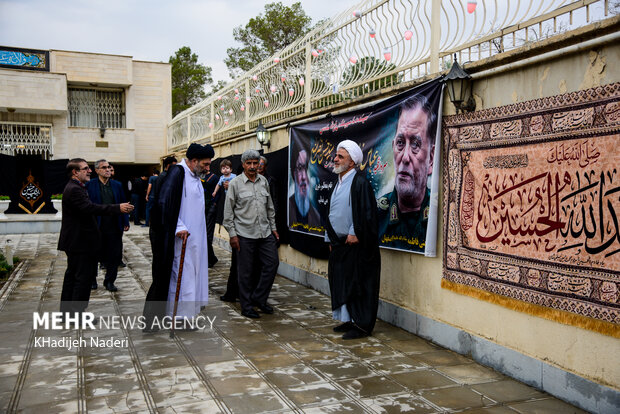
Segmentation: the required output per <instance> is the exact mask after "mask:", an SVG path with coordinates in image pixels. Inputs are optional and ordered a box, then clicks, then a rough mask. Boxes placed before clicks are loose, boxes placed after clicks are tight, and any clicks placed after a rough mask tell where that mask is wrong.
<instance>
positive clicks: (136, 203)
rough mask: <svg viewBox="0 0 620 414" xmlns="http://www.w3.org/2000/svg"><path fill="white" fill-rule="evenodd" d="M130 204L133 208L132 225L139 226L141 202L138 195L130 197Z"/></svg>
mask: <svg viewBox="0 0 620 414" xmlns="http://www.w3.org/2000/svg"><path fill="white" fill-rule="evenodd" d="M131 204H133V206H134V210H133V223H134V224H135V225H139V224H140V210H141V209H142V202H141V201H140V196H139V195H138V194H132V195H131Z"/></svg>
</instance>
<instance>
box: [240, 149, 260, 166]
mask: <svg viewBox="0 0 620 414" xmlns="http://www.w3.org/2000/svg"><path fill="white" fill-rule="evenodd" d="M259 159H260V153H259V152H258V151H256V150H253V149H249V150H245V151H244V152H243V154H241V163H242V164H243V163H245V162H246V161H247V160H259Z"/></svg>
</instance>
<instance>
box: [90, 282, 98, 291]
mask: <svg viewBox="0 0 620 414" xmlns="http://www.w3.org/2000/svg"><path fill="white" fill-rule="evenodd" d="M98 287H99V285H98V284H97V282H93V284H92V285H90V288H91V289H92V290H97V288H98Z"/></svg>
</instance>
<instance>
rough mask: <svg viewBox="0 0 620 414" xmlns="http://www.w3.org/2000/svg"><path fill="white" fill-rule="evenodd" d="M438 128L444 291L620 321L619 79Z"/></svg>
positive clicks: (448, 122)
mask: <svg viewBox="0 0 620 414" xmlns="http://www.w3.org/2000/svg"><path fill="white" fill-rule="evenodd" d="M443 129H444V133H443V134H444V135H443V136H444V140H445V148H446V151H445V158H444V166H445V168H444V213H445V215H444V217H445V218H446V219H445V223H444V230H445V237H444V274H443V277H444V280H443V281H442V286H444V287H447V288H452V289H453V290H456V291H462V292H464V293H475V292H478V293H480V292H490V293H492V294H494V295H501V296H502V297H508V298H512V299H517V300H519V301H523V302H528V303H529V304H532V305H535V306H541V307H543V308H536V309H537V311H535V312H534V313H537V314H540V315H541V316H547V315H544V313H545V312H546V310H545V309H546V308H550V309H551V310H556V311H565V312H570V313H572V314H574V315H580V316H582V317H588V318H594V319H597V320H599V321H604V322H609V323H612V324H618V323H620V314H619V302H618V301H619V297H620V294H619V292H620V227H619V219H620V217H618V216H619V213H620V151H619V150H618V146H619V145H620V83H614V84H610V85H606V86H603V87H598V88H593V89H589V90H584V91H579V92H574V93H569V94H565V95H559V96H554V97H549V98H543V99H537V100H534V101H530V102H523V103H519V104H515V105H509V106H504V107H498V108H492V109H488V110H484V111H479V112H475V113H470V114H461V115H455V116H451V117H446V119H444V123H443ZM463 287H470V288H473V289H472V290H470V291H469V292H468V291H467V289H463ZM474 296H475V294H474ZM478 296H479V297H486V298H489V299H490V300H493V295H491V296H489V295H488V294H485V293H482V294H480V295H478ZM495 299H497V298H495ZM500 302H501V301H500ZM498 303H499V302H498ZM519 308H520V309H524V307H519ZM532 309H534V308H532ZM556 316H557V317H556ZM558 318H560V319H562V318H564V320H563V321H564V322H567V323H575V324H577V325H580V326H584V325H587V324H588V323H589V322H590V321H586V320H585V319H581V321H582V322H583V323H582V322H575V321H578V320H580V319H579V318H574V317H572V316H571V315H570V314H569V315H565V314H563V313H562V312H560V313H558V314H556V315H555V316H554V317H552V319H558ZM584 327H588V326H584ZM599 330H601V329H599ZM602 331H605V332H606V333H609V332H610V329H609V326H607V328H605V329H602ZM611 331H615V332H616V334H617V333H618V329H617V326H616V327H615V329H611Z"/></svg>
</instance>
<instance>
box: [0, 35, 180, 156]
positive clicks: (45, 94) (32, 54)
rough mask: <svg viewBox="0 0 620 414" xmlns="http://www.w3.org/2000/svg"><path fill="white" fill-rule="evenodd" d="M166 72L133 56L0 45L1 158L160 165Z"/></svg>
mask: <svg viewBox="0 0 620 414" xmlns="http://www.w3.org/2000/svg"><path fill="white" fill-rule="evenodd" d="M170 72H171V69H170V64H168V63H158V62H143V61H137V60H133V59H132V57H131V56H120V55H105V54H99V53H85V52H72V51H61V50H49V51H47V50H32V49H19V48H10V47H0V153H2V154H6V155H14V156H20V155H28V156H33V155H35V156H36V155H38V156H40V157H41V158H42V159H48V160H54V159H66V158H74V157H81V158H85V159H86V160H87V161H95V160H97V159H99V158H106V159H108V160H110V161H111V162H114V163H118V164H138V165H139V164H142V165H153V164H159V160H160V157H161V156H162V154H165V153H166V152H167V150H166V136H167V124H168V122H169V121H170V119H171V105H172V104H171V80H170Z"/></svg>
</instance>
